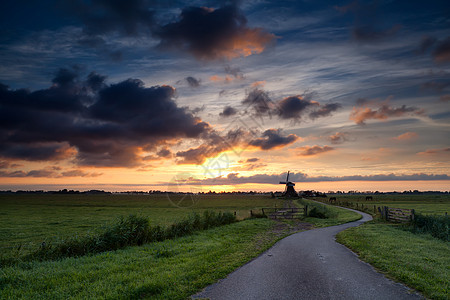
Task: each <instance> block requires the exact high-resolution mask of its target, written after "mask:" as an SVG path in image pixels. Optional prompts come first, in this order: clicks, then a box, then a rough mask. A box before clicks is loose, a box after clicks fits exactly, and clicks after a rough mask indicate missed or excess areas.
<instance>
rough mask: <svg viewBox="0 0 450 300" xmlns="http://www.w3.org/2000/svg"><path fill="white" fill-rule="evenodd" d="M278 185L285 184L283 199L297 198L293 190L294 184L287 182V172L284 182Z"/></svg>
mask: <svg viewBox="0 0 450 300" xmlns="http://www.w3.org/2000/svg"><path fill="white" fill-rule="evenodd" d="M280 184H285V185H286V188H285V189H284V193H283V196H285V197H298V194H297V192H296V191H295V189H294V186H295V183H293V182H291V181H289V171H288V172H287V177H286V181H280Z"/></svg>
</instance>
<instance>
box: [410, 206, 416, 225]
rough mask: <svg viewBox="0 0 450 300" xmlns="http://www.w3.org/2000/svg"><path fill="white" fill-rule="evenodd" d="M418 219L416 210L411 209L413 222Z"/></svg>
mask: <svg viewBox="0 0 450 300" xmlns="http://www.w3.org/2000/svg"><path fill="white" fill-rule="evenodd" d="M415 218H416V211H415V210H414V209H411V222H414V220H415Z"/></svg>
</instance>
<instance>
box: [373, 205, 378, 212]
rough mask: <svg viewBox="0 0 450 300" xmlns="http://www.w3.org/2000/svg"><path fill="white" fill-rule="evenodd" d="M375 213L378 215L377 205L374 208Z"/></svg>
mask: <svg viewBox="0 0 450 300" xmlns="http://www.w3.org/2000/svg"><path fill="white" fill-rule="evenodd" d="M373 212H374V213H377V206H376V205H374V206H373Z"/></svg>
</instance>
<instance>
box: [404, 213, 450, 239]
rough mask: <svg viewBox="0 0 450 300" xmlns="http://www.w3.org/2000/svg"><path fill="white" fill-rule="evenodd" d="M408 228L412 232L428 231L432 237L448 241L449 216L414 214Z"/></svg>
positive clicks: (449, 230) (449, 229) (449, 231)
mask: <svg viewBox="0 0 450 300" xmlns="http://www.w3.org/2000/svg"><path fill="white" fill-rule="evenodd" d="M409 230H410V231H412V232H413V233H430V234H431V235H432V236H433V237H435V238H438V239H441V240H444V241H447V242H448V241H449V240H450V238H449V233H450V218H449V217H448V216H437V215H430V216H426V215H421V214H416V215H415V217H414V221H413V222H412V224H411V226H410V227H409Z"/></svg>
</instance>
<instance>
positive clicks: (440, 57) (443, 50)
mask: <svg viewBox="0 0 450 300" xmlns="http://www.w3.org/2000/svg"><path fill="white" fill-rule="evenodd" d="M432 55H433V58H434V60H435V61H436V62H440V63H443V62H450V37H447V38H446V39H445V40H443V41H439V42H438V43H437V45H436V48H435V49H434V50H433V53H432Z"/></svg>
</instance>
